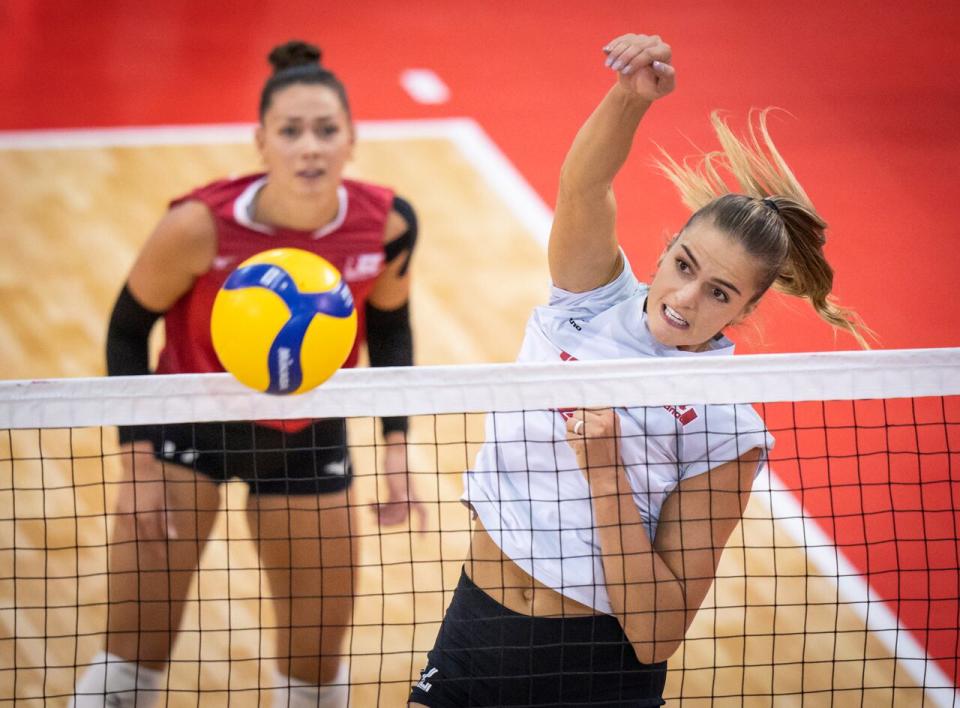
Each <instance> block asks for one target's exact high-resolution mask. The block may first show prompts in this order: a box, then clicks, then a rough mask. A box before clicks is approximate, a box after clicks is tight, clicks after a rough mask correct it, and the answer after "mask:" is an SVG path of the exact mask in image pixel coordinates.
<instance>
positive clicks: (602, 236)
mask: <svg viewBox="0 0 960 708" xmlns="http://www.w3.org/2000/svg"><path fill="white" fill-rule="evenodd" d="M603 51H604V52H605V53H606V55H607V59H606V64H607V66H609V67H610V68H611V69H612V70H614V71H616V72H617V75H618V76H617V83H616V84H614V86H613V88H611V89H610V91H608V92H607V95H606V96H605V97H604V98H603V100H602V101H601V102H600V105H599V106H597V108H596V110H594V112H593V114H591V116H590V117H589V118H588V119H587V121H586V123H584V124H583V127H581V128H580V131H579V132H578V133H577V136H576V138H574V141H573V144H572V145H571V147H570V151H569V152H568V153H567V157H566V159H565V160H564V162H563V167H562V168H561V171H560V186H559V190H558V194H557V207H556V215H555V216H554V220H553V228H552V229H551V231H550V244H549V247H548V259H549V263H550V276H551V278H552V279H553V283H554V285H556V286H557V287H560V288H563V289H564V290H570V291H573V292H584V291H586V290H592V289H593V288H596V287H599V286H601V285H605V284H606V283H608V282H610V281H611V280H613V279H614V278H615V277H616V276H617V275H618V274H619V273H620V270H621V267H622V264H621V263H620V252H619V247H618V244H617V235H616V226H615V220H616V201H615V200H614V196H613V178H614V177H615V176H616V175H617V173H618V172H619V171H620V168H621V167H622V166H623V163H624V162H625V161H626V159H627V155H629V154H630V146H631V145H632V143H633V135H634V133H635V132H636V129H637V126H638V125H639V124H640V120H641V118H643V115H644V114H645V113H646V112H647V109H648V108H650V105H651V104H652V103H653V102H654V101H655V100H657V99H658V98H661V97H663V96H666V95H667V94H668V93H670V92H671V91H672V90H673V86H674V75H675V72H674V69H673V67H672V66H670V59H671V52H670V47H669V46H668V45H667V44H665V43H664V42H663V41H662V40H661V39H660V37H658V36H657V35H650V36H648V35H642V34H625V35H623V36H622V37H617V38H616V39H614V40H612V41H611V42H609V43H608V44H607V45H606V46H605V47H604V49H603Z"/></svg>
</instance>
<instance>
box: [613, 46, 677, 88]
mask: <svg viewBox="0 0 960 708" xmlns="http://www.w3.org/2000/svg"><path fill="white" fill-rule="evenodd" d="M603 51H604V52H605V53H606V55H607V58H606V65H607V66H608V67H610V68H611V69H612V70H614V71H616V72H617V73H618V74H619V77H620V83H621V85H623V86H625V87H629V88H630V89H631V90H633V91H635V92H637V93H639V94H641V95H642V96H644V97H645V98H648V99H650V100H655V99H657V98H661V97H663V96H666V95H667V94H668V93H670V92H671V91H673V89H674V86H675V85H676V71H675V70H674V68H673V66H672V65H671V61H672V60H673V50H672V49H671V48H670V45H669V44H667V43H666V42H664V41H663V40H662V39H661V38H660V37H659V35H655V34H654V35H644V34H625V35H622V36H620V37H617V38H616V39H613V40H611V41H610V42H608V43H607V45H606V46H605V47H604V48H603Z"/></svg>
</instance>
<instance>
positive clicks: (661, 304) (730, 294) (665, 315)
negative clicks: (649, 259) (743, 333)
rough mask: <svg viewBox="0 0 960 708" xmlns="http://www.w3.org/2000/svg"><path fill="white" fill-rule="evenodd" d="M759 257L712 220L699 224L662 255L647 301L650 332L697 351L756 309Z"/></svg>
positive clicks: (661, 341)
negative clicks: (754, 256)
mask: <svg viewBox="0 0 960 708" xmlns="http://www.w3.org/2000/svg"><path fill="white" fill-rule="evenodd" d="M759 274H760V268H759V264H758V262H757V261H756V259H755V258H753V257H752V256H750V255H749V254H747V252H746V250H745V249H744V248H743V246H741V245H740V244H739V243H737V242H736V241H734V240H732V239H731V238H730V237H729V236H727V235H726V234H725V233H723V232H722V231H720V230H718V229H717V228H716V227H715V226H714V225H713V224H712V223H710V222H709V221H698V222H694V223H693V224H691V225H690V226H689V227H687V228H686V229H684V231H683V232H682V233H681V234H680V235H679V236H678V237H677V238H676V239H675V240H674V242H673V244H672V245H671V246H670V248H669V249H668V250H667V252H666V253H665V254H664V255H663V258H662V259H661V261H660V265H659V267H658V268H657V274H656V275H655V276H654V278H653V282H652V283H651V284H650V292H649V294H648V296H647V321H648V323H649V326H650V332H651V334H653V336H654V337H655V338H656V339H657V341H659V342H660V343H661V344H665V345H667V346H674V347H678V348H680V349H686V350H692V351H696V350H698V349H700V348H701V347H704V346H705V345H706V344H707V343H708V342H709V341H710V339H712V338H713V337H714V336H716V334H717V333H719V332H721V331H722V330H723V328H724V327H727V326H728V325H731V324H737V323H738V322H740V321H741V320H742V319H743V318H744V317H746V316H747V315H748V314H749V313H750V312H751V311H752V310H753V308H754V305H753V304H751V302H750V301H751V299H752V298H753V296H754V294H756V289H757V285H756V284H757V281H758V279H759Z"/></svg>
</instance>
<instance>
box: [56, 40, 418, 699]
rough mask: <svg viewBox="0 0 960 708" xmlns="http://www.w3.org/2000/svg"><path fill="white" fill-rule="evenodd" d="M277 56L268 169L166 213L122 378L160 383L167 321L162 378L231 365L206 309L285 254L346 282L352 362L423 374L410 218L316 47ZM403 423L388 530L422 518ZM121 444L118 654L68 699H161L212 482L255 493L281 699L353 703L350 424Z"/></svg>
mask: <svg viewBox="0 0 960 708" xmlns="http://www.w3.org/2000/svg"><path fill="white" fill-rule="evenodd" d="M270 61H271V63H272V64H273V66H274V73H273V75H272V76H271V77H270V79H269V80H268V81H267V83H266V85H265V86H264V89H263V92H262V96H261V102H260V125H259V126H258V128H257V131H256V144H257V148H258V150H259V152H260V155H261V157H262V158H263V162H264V164H265V166H266V169H265V172H264V173H263V174H258V175H251V176H248V177H243V178H240V179H235V180H225V181H220V182H215V183H213V184H210V185H207V186H205V187H201V188H200V189H197V190H196V191H194V192H191V193H190V194H188V195H186V196H184V197H182V198H180V199H177V200H175V201H174V202H173V203H172V205H171V208H170V210H169V212H168V213H167V214H166V215H165V216H164V218H163V219H162V220H161V222H160V224H159V225H158V226H157V227H156V229H155V231H154V232H153V234H152V235H151V237H150V238H149V239H148V241H147V242H146V244H145V245H144V247H143V250H142V251H141V252H140V254H139V256H138V258H137V260H136V262H135V263H134V266H133V269H132V270H131V272H130V275H129V278H128V280H127V283H126V285H125V286H124V288H123V291H122V292H121V294H120V296H119V298H118V300H117V303H116V305H115V307H114V311H113V314H112V317H111V321H110V328H109V333H108V337H107V368H108V372H109V373H110V374H111V375H136V374H148V373H150V371H149V366H148V349H147V338H148V335H149V333H150V330H151V329H152V327H153V325H154V323H155V322H156V320H157V319H159V318H160V317H163V319H164V322H165V326H166V335H167V337H166V345H165V347H164V349H163V351H162V352H161V355H160V361H159V365H158V367H157V373H190V372H211V371H222V370H223V369H222V367H221V366H220V364H219V361H218V360H217V357H216V354H215V353H214V350H213V346H212V343H211V339H210V311H211V307H212V304H213V299H214V297H215V295H216V293H217V291H218V289H219V288H220V286H221V284H222V283H223V281H224V280H225V279H226V277H227V275H228V274H229V273H230V272H231V271H232V270H233V269H234V268H235V267H236V266H237V265H238V264H239V263H240V262H241V261H243V260H244V259H246V258H248V257H249V256H251V255H253V254H255V253H259V252H260V251H264V250H267V249H269V248H274V247H279V246H285V247H287V246H292V247H297V248H302V249H305V250H309V251H313V252H315V253H317V254H319V255H320V256H322V257H324V258H326V259H327V260H328V261H330V262H332V263H333V264H334V265H335V266H337V268H339V269H340V271H341V273H342V275H343V277H344V279H345V280H346V281H347V282H348V284H349V285H350V288H351V291H352V293H353V297H354V300H355V302H356V306H357V312H358V315H359V327H360V328H359V332H360V334H359V336H358V341H357V345H356V346H355V347H354V350H353V352H352V353H351V355H350V357H349V359H348V361H347V363H346V364H345V366H353V365H354V364H355V363H356V361H357V350H358V347H359V345H360V343H361V341H362V340H363V339H364V335H365V338H366V341H367V344H368V350H369V354H370V361H371V363H372V365H374V366H404V365H410V364H412V363H413V350H412V349H413V348H412V335H411V331H410V322H409V312H408V295H409V279H410V275H409V270H408V266H409V260H410V256H411V253H412V249H413V245H414V242H415V240H416V230H417V224H416V217H415V214H414V212H413V209H412V208H411V207H410V205H409V204H408V203H407V202H406V201H405V200H403V199H401V198H400V197H397V196H395V195H393V193H392V192H391V191H390V190H389V189H385V188H383V187H378V186H375V185H371V184H365V183H361V182H355V181H351V180H346V179H344V178H343V170H344V167H345V165H346V163H347V161H348V160H349V159H350V157H351V154H352V151H353V146H354V139H355V134H354V128H353V123H352V119H351V116H350V109H349V104H348V102H347V96H346V92H345V90H344V87H343V85H342V84H341V83H340V81H339V80H338V79H337V78H336V77H335V76H334V75H333V74H332V73H331V72H329V71H328V70H327V69H325V68H323V67H322V66H321V64H320V52H319V50H318V49H317V48H316V47H313V46H311V45H308V44H304V43H302V42H290V43H288V44H285V45H283V46H280V47H277V48H276V49H274V50H273V52H271V54H270ZM406 427H407V426H406V419H405V418H388V419H384V421H383V432H384V438H385V442H386V448H385V450H386V451H385V455H384V460H385V462H384V466H385V472H386V473H387V476H386V480H387V488H388V490H389V496H388V498H387V501H386V502H385V503H384V504H381V505H379V506H378V507H377V508H376V512H377V514H378V517H379V520H380V523H387V524H393V523H400V522H402V521H404V520H405V519H407V516H408V514H409V513H410V512H411V511H413V512H414V513H416V514H417V515H418V516H420V517H421V523H422V516H423V514H424V509H423V507H422V505H421V504H420V503H419V502H418V501H417V500H416V499H415V497H414V496H413V495H412V494H411V492H410V488H409V486H408V483H407V478H406V477H407V476H406V450H405V442H406ZM120 441H121V448H122V451H123V454H122V459H123V464H124V479H123V483H122V484H121V485H120V492H119V496H118V509H117V513H116V514H115V516H114V526H113V532H112V536H111V546H110V560H109V569H110V575H109V588H110V589H109V593H110V594H109V598H110V602H109V606H108V634H107V646H106V651H105V652H102V653H101V654H100V655H99V656H98V657H96V658H95V659H94V660H93V661H92V662H91V664H90V666H89V667H88V668H87V670H86V672H85V673H84V674H83V676H81V678H80V680H79V681H78V684H77V687H76V693H75V699H74V702H75V704H76V705H77V706H103V705H111V706H126V705H130V706H132V705H145V704H148V703H151V702H153V699H154V697H155V696H156V695H158V693H157V691H158V689H159V688H160V687H159V678H160V675H161V674H160V672H161V670H162V669H163V667H164V665H165V664H166V662H167V660H168V657H169V655H170V649H171V646H172V644H173V642H174V640H175V639H176V636H177V631H178V626H179V623H180V619H181V616H182V613H183V609H184V605H185V600H186V596H187V592H188V588H189V586H190V583H191V581H192V578H193V575H194V572H195V570H196V568H197V564H198V561H199V557H200V554H201V553H202V552H203V548H204V546H205V544H206V540H207V537H208V535H209V533H210V530H211V529H212V527H213V524H214V521H215V518H216V515H217V512H218V509H219V506H220V493H219V486H218V484H219V483H220V482H222V481H224V480H226V479H228V478H230V477H240V478H242V479H244V480H245V481H246V482H247V483H248V484H249V485H250V492H251V494H250V497H249V502H248V507H247V518H248V520H249V523H250V528H251V531H252V534H253V537H254V541H255V543H256V546H257V549H258V551H259V554H260V560H261V566H262V567H263V569H264V570H265V571H266V576H267V578H268V580H269V586H270V590H271V594H272V596H273V598H274V608H275V611H276V615H277V621H276V630H275V631H276V636H277V645H276V646H277V651H276V658H277V677H276V682H275V692H276V694H277V695H278V697H280V698H281V701H282V702H283V704H285V705H290V706H300V705H304V706H305V705H310V706H345V705H346V704H347V695H348V683H349V681H348V678H349V677H348V672H347V665H346V662H343V661H341V644H342V640H343V637H344V635H345V632H346V628H347V627H348V626H349V625H350V621H351V612H352V607H353V598H352V592H351V589H352V587H353V584H354V580H355V577H354V576H355V568H356V567H357V555H356V546H355V544H354V543H353V542H352V540H351V538H350V529H351V526H352V523H351V518H350V516H351V512H350V509H349V508H348V505H347V487H348V486H349V484H350V478H351V466H350V458H349V455H348V451H347V446H346V433H345V422H344V421H343V420H319V421H294V422H289V421H288V422H286V423H279V422H270V421H258V422H246V423H205V424H184V425H166V426H136V427H129V428H123V429H121V430H120ZM291 529H296V533H291ZM321 529H322V533H321ZM291 536H293V537H294V538H291ZM169 689H171V690H176V687H175V686H170V687H169Z"/></svg>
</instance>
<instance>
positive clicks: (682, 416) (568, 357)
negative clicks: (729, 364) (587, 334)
mask: <svg viewBox="0 0 960 708" xmlns="http://www.w3.org/2000/svg"><path fill="white" fill-rule="evenodd" d="M578 329H579V328H578ZM560 358H561V359H562V360H563V361H577V357H575V356H574V355H573V354H568V353H567V352H565V351H563V350H562V349H561V350H560ZM663 408H664V410H665V411H667V413H669V414H670V415H672V416H673V417H674V418H676V419H677V420H679V421H680V425H682V426H684V427H686V425H687V424H688V423H692V422H693V421H695V420H696V419H697V411H696V410H694V409H693V408H692V407H691V406H664V407H663ZM576 410H577V409H576V408H557V409H556V411H557V413H559V414H560V415H562V416H563V418H564V420H566V419H568V418H570V416H572V415H573V414H574V412H576Z"/></svg>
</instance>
